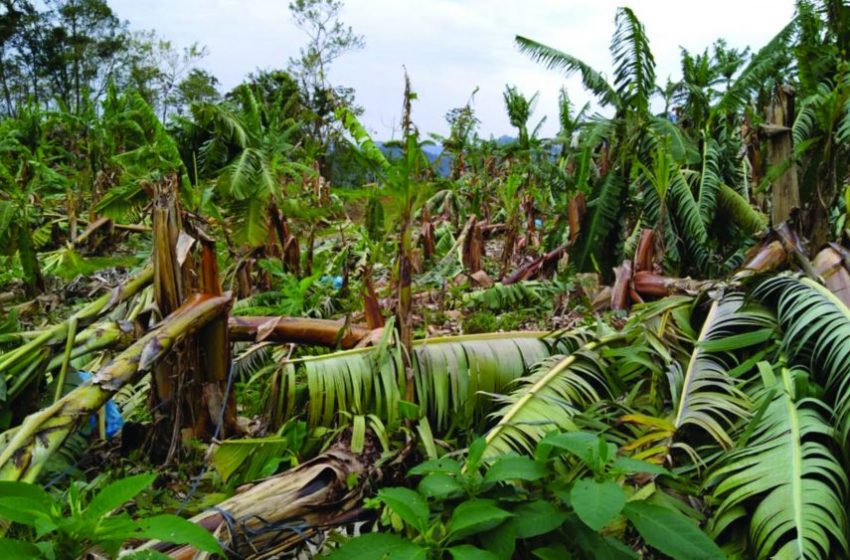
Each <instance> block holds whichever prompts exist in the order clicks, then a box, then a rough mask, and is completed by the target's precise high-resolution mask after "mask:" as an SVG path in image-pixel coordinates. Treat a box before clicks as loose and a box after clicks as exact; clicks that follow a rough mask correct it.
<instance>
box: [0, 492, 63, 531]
mask: <svg viewBox="0 0 850 560" xmlns="http://www.w3.org/2000/svg"><path fill="white" fill-rule="evenodd" d="M0 518H2V519H7V520H9V521H12V522H14V523H21V524H23V525H28V526H30V527H37V526H38V527H43V528H44V531H43V532H49V531H51V530H54V529H55V528H56V524H55V523H54V522H53V519H52V517H51V515H50V510H49V509H47V510H45V507H44V504H42V503H41V502H38V501H36V500H33V499H31V498H25V497H21V496H10V497H8V498H6V497H3V498H0Z"/></svg>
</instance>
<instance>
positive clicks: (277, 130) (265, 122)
mask: <svg viewBox="0 0 850 560" xmlns="http://www.w3.org/2000/svg"><path fill="white" fill-rule="evenodd" d="M233 96H234V97H235V101H233V102H231V103H229V104H212V103H205V104H200V105H196V106H193V108H192V112H193V116H194V119H195V123H194V126H196V127H199V128H200V129H201V130H202V131H204V132H201V133H200V136H201V137H204V138H205V140H204V142H203V144H202V145H201V147H200V150H199V153H198V154H197V157H198V160H199V161H198V163H199V166H200V167H201V170H202V171H203V172H204V173H206V174H207V175H208V176H212V177H215V180H214V182H215V186H216V188H217V191H218V193H219V197H220V202H221V204H222V205H223V206H225V207H226V208H228V209H229V210H230V212H229V215H230V216H232V221H231V223H230V227H231V229H232V232H233V235H234V239H235V241H236V242H237V243H240V244H244V245H247V246H249V247H256V246H259V245H262V244H263V243H264V242H265V240H266V238H267V235H268V217H267V213H268V207H269V203H270V202H271V201H274V202H275V203H277V204H281V203H282V200H283V196H282V189H283V185H284V183H285V182H286V181H299V180H301V179H303V178H304V177H308V176H310V175H311V173H312V170H311V168H310V167H309V166H307V165H305V164H302V163H301V162H300V159H299V155H298V152H297V149H296V142H297V137H298V134H299V132H300V126H301V125H300V124H299V123H298V122H297V121H296V120H294V119H293V118H291V117H290V116H288V115H287V111H286V108H285V107H279V108H276V110H269V109H268V108H266V107H264V106H263V105H262V104H261V103H260V100H259V99H258V98H257V96H256V94H255V93H254V91H253V90H252V89H251V88H249V87H247V86H241V87H239V88H237V89H236V90H235V91H234V94H233ZM196 134H199V133H198V132H196Z"/></svg>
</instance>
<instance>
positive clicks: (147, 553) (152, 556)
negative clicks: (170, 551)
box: [121, 550, 171, 560]
mask: <svg viewBox="0 0 850 560" xmlns="http://www.w3.org/2000/svg"><path fill="white" fill-rule="evenodd" d="M121 560H171V556H168V555H167V554H163V553H162V552H157V551H156V550H137V551H135V552H131V553H130V554H127V555H125V556H122V557H121Z"/></svg>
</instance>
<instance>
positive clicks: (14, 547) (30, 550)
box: [0, 538, 44, 560]
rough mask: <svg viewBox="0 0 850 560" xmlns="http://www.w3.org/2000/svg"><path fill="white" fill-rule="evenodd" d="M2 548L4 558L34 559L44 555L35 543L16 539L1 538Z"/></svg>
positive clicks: (0, 548) (13, 559) (8, 559)
mask: <svg viewBox="0 0 850 560" xmlns="http://www.w3.org/2000/svg"><path fill="white" fill-rule="evenodd" d="M0 550H2V551H3V558H4V560H32V559H33V558H43V557H44V556H42V554H41V551H40V550H39V549H38V547H37V546H35V545H34V544H32V543H28V542H24V541H19V540H15V539H5V538H0Z"/></svg>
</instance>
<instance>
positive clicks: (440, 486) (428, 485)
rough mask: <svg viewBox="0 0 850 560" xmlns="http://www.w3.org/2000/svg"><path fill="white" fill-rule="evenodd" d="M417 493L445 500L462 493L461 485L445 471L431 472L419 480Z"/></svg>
mask: <svg viewBox="0 0 850 560" xmlns="http://www.w3.org/2000/svg"><path fill="white" fill-rule="evenodd" d="M418 490H419V493H420V494H422V495H423V496H426V497H428V498H437V499H439V500H445V499H446V498H450V497H454V496H458V495H460V494H463V485H462V484H461V483H460V482H458V481H457V479H455V478H454V477H451V476H449V475H447V474H446V473H441V472H435V473H431V474H429V475H428V476H426V477H425V478H423V479H422V480H421V481H420V482H419V487H418Z"/></svg>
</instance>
